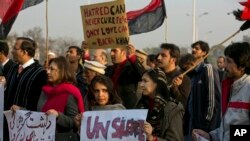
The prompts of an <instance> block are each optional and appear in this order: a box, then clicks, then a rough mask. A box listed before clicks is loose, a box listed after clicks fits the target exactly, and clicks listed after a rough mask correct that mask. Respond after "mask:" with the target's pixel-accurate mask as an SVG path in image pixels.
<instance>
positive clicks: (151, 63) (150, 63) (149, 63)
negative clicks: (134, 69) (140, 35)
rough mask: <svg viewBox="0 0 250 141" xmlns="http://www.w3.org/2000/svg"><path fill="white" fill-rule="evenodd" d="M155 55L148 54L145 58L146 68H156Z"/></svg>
mask: <svg viewBox="0 0 250 141" xmlns="http://www.w3.org/2000/svg"><path fill="white" fill-rule="evenodd" d="M155 56H156V55H154V54H149V55H148V56H147V66H149V67H150V68H151V69H155V68H156V67H157V66H156V57H155Z"/></svg>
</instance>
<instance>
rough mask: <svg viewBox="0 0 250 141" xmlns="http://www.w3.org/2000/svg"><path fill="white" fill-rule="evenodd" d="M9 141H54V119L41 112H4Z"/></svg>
mask: <svg viewBox="0 0 250 141" xmlns="http://www.w3.org/2000/svg"><path fill="white" fill-rule="evenodd" d="M4 115H5V117H6V118H7V122H8V128H9V136H10V141H21V140H24V141H28V140H29V141H54V140H55V131H56V117H55V116H52V115H49V116H48V115H46V114H45V113H42V112H32V111H23V110H18V111H16V112H15V113H14V112H12V111H4Z"/></svg>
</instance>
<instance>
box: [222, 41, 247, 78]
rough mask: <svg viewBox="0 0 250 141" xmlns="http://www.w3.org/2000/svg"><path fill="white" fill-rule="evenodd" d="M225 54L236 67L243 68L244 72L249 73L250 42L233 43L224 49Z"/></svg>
mask: <svg viewBox="0 0 250 141" xmlns="http://www.w3.org/2000/svg"><path fill="white" fill-rule="evenodd" d="M224 54H225V56H228V57H230V58H232V59H233V60H234V62H235V64H236V65H237V67H238V68H239V67H241V68H245V73H246V74H250V44H249V43H247V42H242V43H233V44H231V45H229V46H228V47H227V48H226V49H225V51H224Z"/></svg>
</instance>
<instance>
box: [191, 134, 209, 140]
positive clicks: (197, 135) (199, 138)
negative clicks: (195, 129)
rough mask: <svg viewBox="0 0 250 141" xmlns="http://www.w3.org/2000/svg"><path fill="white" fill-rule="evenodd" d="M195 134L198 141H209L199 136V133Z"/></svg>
mask: <svg viewBox="0 0 250 141" xmlns="http://www.w3.org/2000/svg"><path fill="white" fill-rule="evenodd" d="M194 134H195V137H196V140H197V141H208V140H207V139H205V138H204V137H202V136H200V135H199V134H197V133H194Z"/></svg>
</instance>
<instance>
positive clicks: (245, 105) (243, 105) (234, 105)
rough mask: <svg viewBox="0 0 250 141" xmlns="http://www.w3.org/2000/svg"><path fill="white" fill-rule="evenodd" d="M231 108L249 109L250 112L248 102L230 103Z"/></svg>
mask: <svg viewBox="0 0 250 141" xmlns="http://www.w3.org/2000/svg"><path fill="white" fill-rule="evenodd" d="M228 107H229V108H236V109H247V110H250V103H246V102H230V103H229V104H228Z"/></svg>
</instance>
